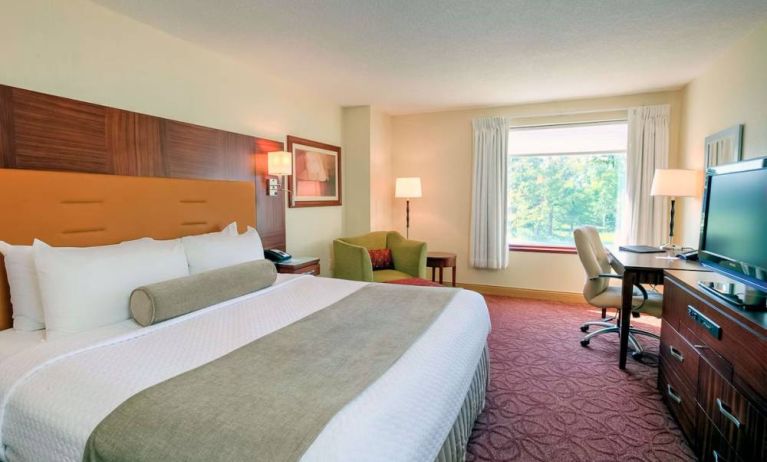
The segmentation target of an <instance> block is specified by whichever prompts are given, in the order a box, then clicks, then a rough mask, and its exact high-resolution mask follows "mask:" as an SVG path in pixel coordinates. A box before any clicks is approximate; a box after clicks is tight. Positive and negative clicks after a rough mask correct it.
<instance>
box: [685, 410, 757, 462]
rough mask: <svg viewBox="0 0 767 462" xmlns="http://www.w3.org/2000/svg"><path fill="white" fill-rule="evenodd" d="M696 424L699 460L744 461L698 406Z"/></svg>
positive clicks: (710, 461) (703, 461) (717, 461)
mask: <svg viewBox="0 0 767 462" xmlns="http://www.w3.org/2000/svg"><path fill="white" fill-rule="evenodd" d="M697 426H698V432H699V446H698V448H697V449H698V450H697V451H696V452H697V454H698V457H699V458H700V462H745V461H746V460H750V459H743V458H741V457H739V456H738V454H737V452H736V451H735V449H734V448H733V447H732V446H730V445H729V444H727V440H726V439H725V437H724V435H722V433H721V432H720V431H719V430H717V428H716V426H715V425H714V423H713V422H712V421H711V419H709V418H708V417H707V416H706V414H705V413H704V412H703V409H701V408H700V407H698V415H697Z"/></svg>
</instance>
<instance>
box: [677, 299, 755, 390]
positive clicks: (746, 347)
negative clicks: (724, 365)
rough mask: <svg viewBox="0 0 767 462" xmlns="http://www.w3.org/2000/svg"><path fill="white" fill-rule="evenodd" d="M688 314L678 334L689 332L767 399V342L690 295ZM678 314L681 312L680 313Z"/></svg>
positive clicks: (686, 308)
mask: <svg viewBox="0 0 767 462" xmlns="http://www.w3.org/2000/svg"><path fill="white" fill-rule="evenodd" d="M684 298H685V302H686V305H685V314H684V317H683V318H682V319H681V320H680V325H679V329H677V332H685V329H689V330H691V331H692V332H693V334H695V336H697V337H698V338H699V339H700V340H701V341H702V342H704V343H705V344H706V345H707V346H708V347H710V348H711V349H712V350H714V351H715V352H716V353H717V354H719V355H720V356H721V357H722V358H724V359H725V360H726V361H727V362H728V363H730V364H732V368H733V373H734V374H735V375H739V376H741V377H743V378H744V380H745V381H746V382H748V383H750V384H752V385H753V386H754V387H755V388H754V390H753V391H754V393H755V394H757V395H761V396H767V367H765V365H764V364H765V362H764V361H765V360H764V358H767V342H765V340H764V338H762V337H761V336H759V335H757V334H755V333H753V331H751V330H749V329H748V328H746V327H745V326H744V325H742V324H740V323H738V322H736V321H735V320H733V319H732V318H731V317H730V316H728V315H725V314H723V313H722V312H721V311H719V309H718V308H716V307H715V306H714V305H712V304H710V303H708V302H705V301H703V300H701V299H699V298H697V297H695V296H692V295H690V294H687V297H684ZM677 311H678V310H677Z"/></svg>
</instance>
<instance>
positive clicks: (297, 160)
mask: <svg viewBox="0 0 767 462" xmlns="http://www.w3.org/2000/svg"><path fill="white" fill-rule="evenodd" d="M286 149H287V151H288V152H290V153H291V156H292V158H293V173H292V175H290V176H289V177H288V185H289V188H288V189H289V191H288V206H290V207H293V208H296V207H332V206H339V205H342V204H341V186H342V182H341V165H342V164H341V148H340V147H339V146H333V145H330V144H326V143H320V142H319V141H312V140H308V139H305V138H299V137H297V136H290V135H289V136H288V137H287V143H286Z"/></svg>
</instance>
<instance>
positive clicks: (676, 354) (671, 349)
mask: <svg viewBox="0 0 767 462" xmlns="http://www.w3.org/2000/svg"><path fill="white" fill-rule="evenodd" d="M668 352H669V353H671V356H673V357H674V358H676V360H677V361H679V362H680V363H682V362H684V355H683V354H682V352H681V351H679V350H677V349H676V348H674V345H669V346H668Z"/></svg>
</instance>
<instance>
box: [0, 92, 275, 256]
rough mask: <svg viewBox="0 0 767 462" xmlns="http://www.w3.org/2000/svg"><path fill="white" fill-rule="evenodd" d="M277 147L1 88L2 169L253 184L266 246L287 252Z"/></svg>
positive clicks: (211, 130) (260, 140)
mask: <svg viewBox="0 0 767 462" xmlns="http://www.w3.org/2000/svg"><path fill="white" fill-rule="evenodd" d="M282 149H283V144H282V143H281V142H278V141H273V140H267V139H263V138H257V137H253V136H249V135H243V134H238V133H232V132H227V131H224V130H217V129H214V128H208V127H201V126H199V125H193V124H189V123H185V122H179V121H174V120H169V119H163V118H160V117H154V116H150V115H146V114H139V113H136V112H130V111H124V110H122V109H117V108H110V107H105V106H99V105H96V104H92V103H86V102H82V101H76V100H72V99H67V98H61V97H58V96H52V95H46V94H42V93H37V92H33V91H29V90H23V89H19V88H13V87H9V86H5V85H0V150H2V152H1V153H0V167H5V168H23V169H35V170H65V171H76V172H88V173H107V174H115V175H127V176H154V177H170V178H207V179H218V180H252V181H254V182H255V183H256V196H257V197H256V206H257V226H258V231H259V233H260V234H261V236H262V239H263V241H264V247H267V248H269V247H277V248H281V249H285V206H284V198H283V197H282V196H280V197H269V196H268V195H267V193H266V181H265V177H266V157H267V155H266V153H268V152H270V151H279V150H282Z"/></svg>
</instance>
